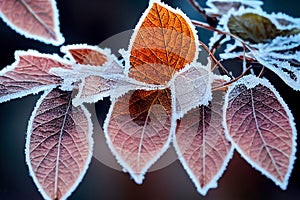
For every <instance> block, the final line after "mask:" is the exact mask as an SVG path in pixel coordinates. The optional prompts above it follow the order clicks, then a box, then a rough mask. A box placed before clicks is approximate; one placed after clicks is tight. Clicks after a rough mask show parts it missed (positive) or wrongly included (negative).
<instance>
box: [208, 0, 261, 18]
mask: <svg viewBox="0 0 300 200" xmlns="http://www.w3.org/2000/svg"><path fill="white" fill-rule="evenodd" d="M206 5H207V6H208V7H209V8H207V9H206V12H207V13H208V14H209V15H212V16H216V17H222V15H224V14H227V13H228V12H229V10H231V9H234V10H239V8H241V7H243V8H253V9H257V10H261V6H262V5H263V2H262V1H256V0H250V1H249V0H208V1H206Z"/></svg>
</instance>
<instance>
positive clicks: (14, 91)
mask: <svg viewBox="0 0 300 200" xmlns="http://www.w3.org/2000/svg"><path fill="white" fill-rule="evenodd" d="M15 59H16V61H15V62H14V63H13V64H12V65H11V66H8V67H6V68H5V69H3V70H2V71H0V103H2V102H5V101H9V100H11V99H14V98H19V97H23V96H26V95H28V94H32V93H38V92H40V91H42V90H45V89H49V88H52V87H53V86H54V85H57V84H59V83H61V82H62V79H61V78H60V77H58V76H55V75H52V74H51V73H49V71H50V69H52V68H57V67H60V68H63V69H71V65H70V64H69V63H68V62H66V61H63V60H62V59H61V58H59V57H58V56H56V55H48V54H41V53H38V52H36V51H31V50H29V51H26V52H25V51H17V52H16V53H15Z"/></svg>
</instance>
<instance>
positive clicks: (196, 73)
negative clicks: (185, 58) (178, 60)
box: [172, 63, 213, 118]
mask: <svg viewBox="0 0 300 200" xmlns="http://www.w3.org/2000/svg"><path fill="white" fill-rule="evenodd" d="M208 66H210V64H208ZM208 66H203V65H201V63H196V64H195V66H192V67H187V68H185V69H184V70H183V71H181V72H180V73H179V74H178V75H177V76H176V77H175V79H174V88H173V89H172V92H173V94H172V95H174V96H175V99H176V114H177V115H178V118H181V117H182V116H183V115H184V114H185V113H186V112H187V111H189V110H191V109H192V108H195V107H197V106H199V105H208V102H209V101H210V100H211V83H212V80H213V78H212V77H213V75H212V73H211V72H210V67H208Z"/></svg>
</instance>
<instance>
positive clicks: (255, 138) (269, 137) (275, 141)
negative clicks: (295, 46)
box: [223, 75, 297, 189]
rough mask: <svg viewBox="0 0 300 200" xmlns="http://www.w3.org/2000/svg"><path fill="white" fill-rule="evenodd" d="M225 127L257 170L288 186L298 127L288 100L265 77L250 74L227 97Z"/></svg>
mask: <svg viewBox="0 0 300 200" xmlns="http://www.w3.org/2000/svg"><path fill="white" fill-rule="evenodd" d="M224 109H225V112H224V116H223V120H224V126H225V132H226V136H227V137H228V139H229V140H230V141H231V142H232V144H233V146H234V147H235V148H236V149H237V151H238V152H239V153H240V154H241V155H242V156H243V158H244V159H245V160H247V162H248V163H250V164H251V165H252V166H253V167H254V168H255V169H257V170H259V171H260V172H262V173H263V174H264V175H266V176H267V177H268V178H270V179H271V180H273V181H274V182H275V183H276V184H277V185H279V186H280V187H281V188H282V189H286V187H287V184H288V178H289V176H290V173H291V171H292V168H293V164H294V160H295V152H296V135H297V132H296V127H295V124H294V119H293V116H292V114H291V112H290V110H289V109H288V107H287V105H286V103H285V102H284V101H283V99H282V98H281V97H280V96H279V94H278V92H277V91H276V90H275V88H274V87H273V86H272V85H271V84H270V83H269V82H268V81H267V80H265V79H260V78H257V77H255V76H253V75H248V76H245V77H243V78H242V79H240V80H239V81H237V82H236V83H234V84H233V85H232V86H231V87H230V88H229V90H228V92H227V94H226V96H225V105H224Z"/></svg>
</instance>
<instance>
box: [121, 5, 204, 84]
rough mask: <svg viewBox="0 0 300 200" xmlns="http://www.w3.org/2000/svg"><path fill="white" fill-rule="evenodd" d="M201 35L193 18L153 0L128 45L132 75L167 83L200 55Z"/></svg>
mask: <svg viewBox="0 0 300 200" xmlns="http://www.w3.org/2000/svg"><path fill="white" fill-rule="evenodd" d="M198 45H199V43H198V38H197V35H196V31H195V28H194V26H193V25H192V23H191V22H190V20H189V19H188V18H187V17H186V16H185V15H184V13H182V12H181V11H180V10H178V9H176V10H175V9H173V8H171V7H169V6H167V5H165V4H163V3H161V2H160V1H151V3H150V5H149V7H148V9H147V10H146V11H145V13H144V14H143V16H142V17H141V19H140V21H139V23H138V24H137V26H136V28H135V31H134V34H133V36H132V38H131V43H130V45H129V52H130V57H129V58H128V59H125V61H126V60H127V61H129V63H128V64H127V66H131V67H130V68H129V69H128V70H129V77H131V78H134V79H136V80H137V81H141V82H144V83H149V84H156V85H165V84H167V83H168V82H169V81H170V80H171V78H172V77H173V75H174V74H175V72H177V71H179V70H180V69H182V68H184V67H185V65H186V64H189V63H191V62H192V61H194V60H195V58H197V55H198Z"/></svg>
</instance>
